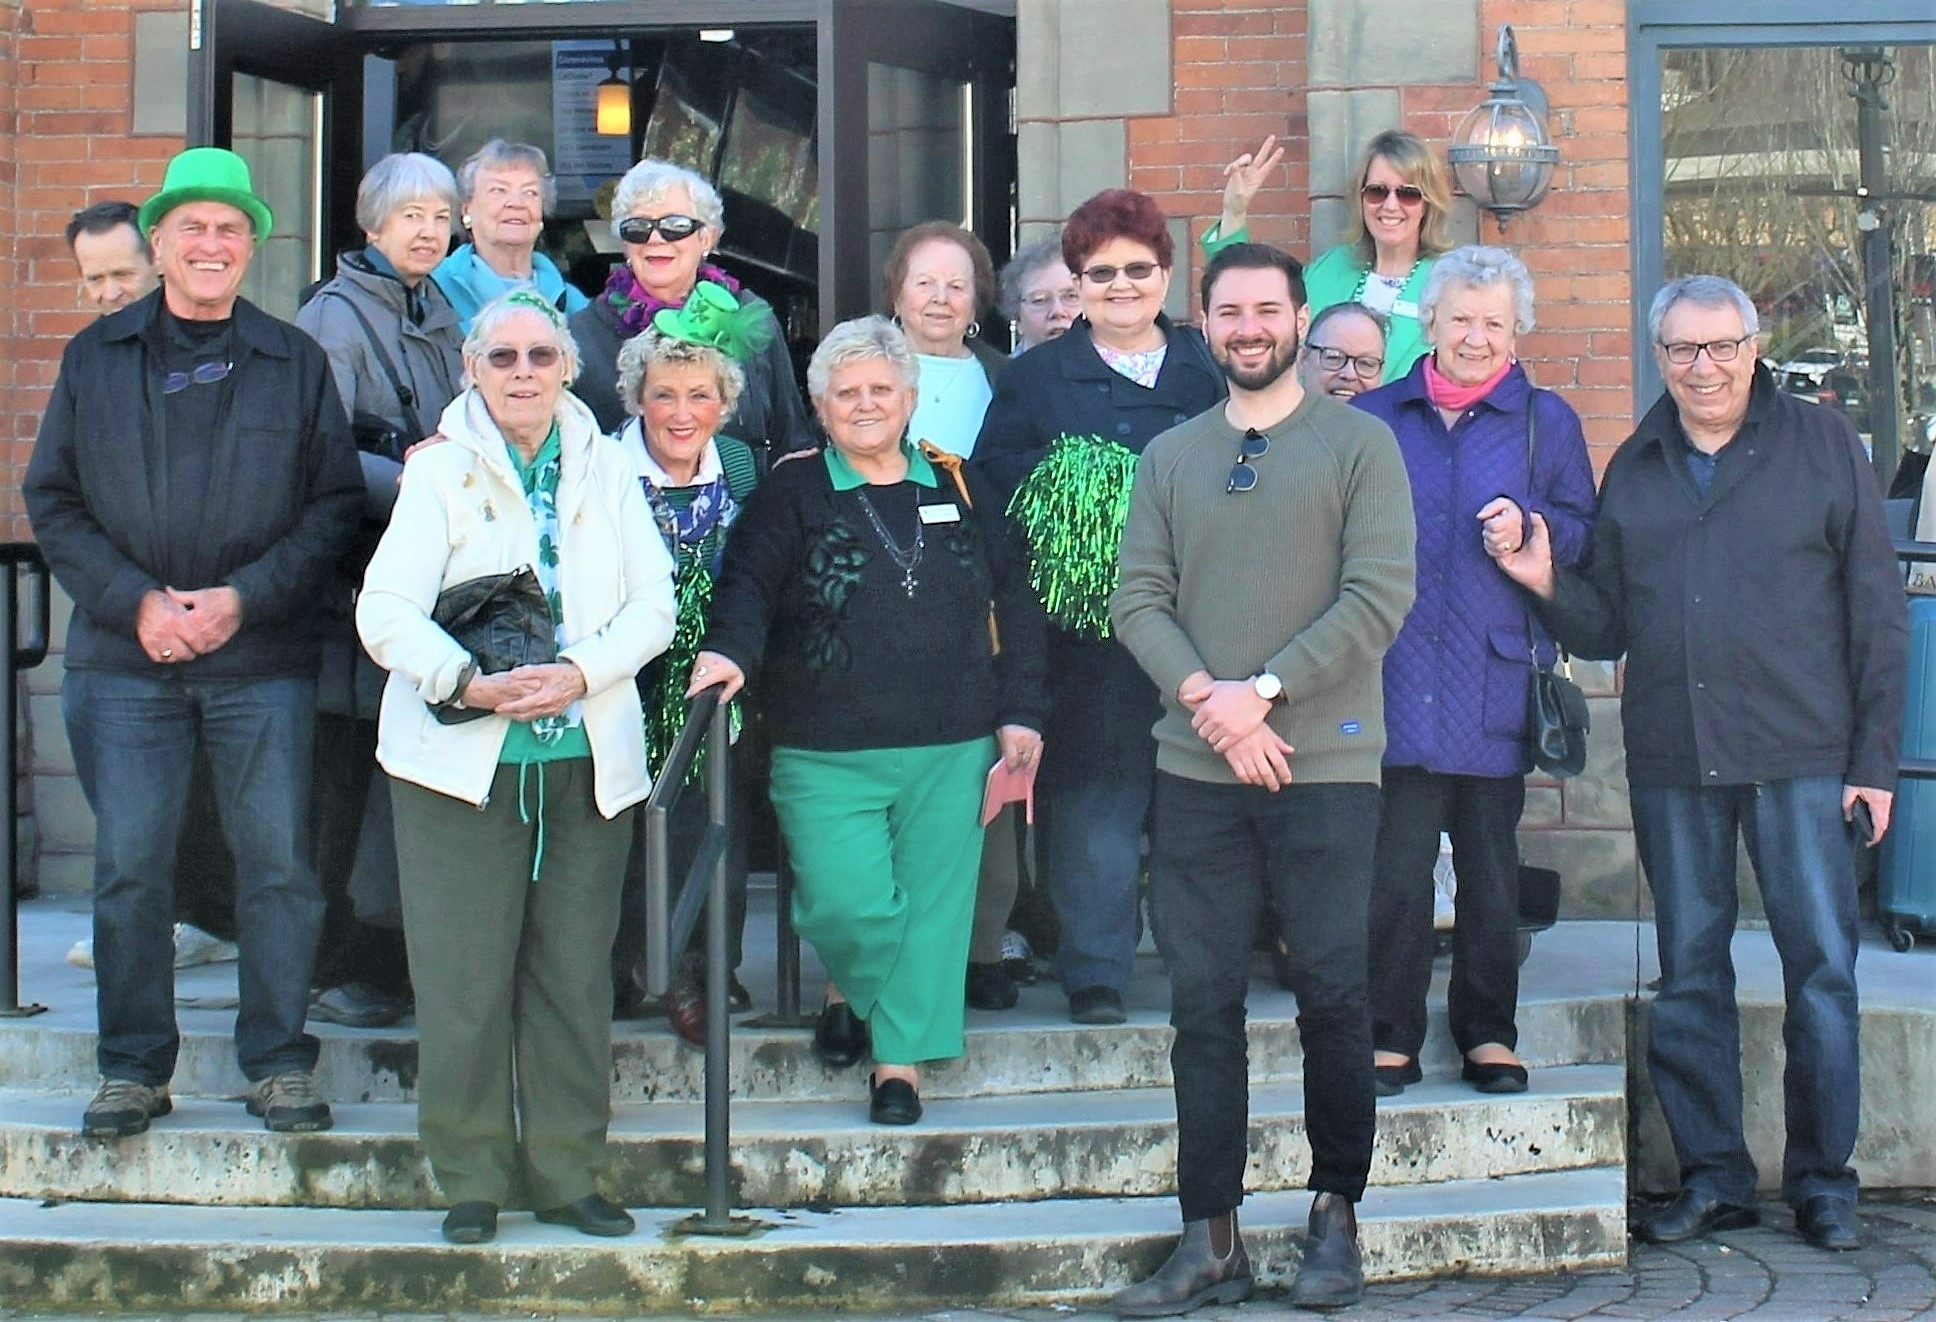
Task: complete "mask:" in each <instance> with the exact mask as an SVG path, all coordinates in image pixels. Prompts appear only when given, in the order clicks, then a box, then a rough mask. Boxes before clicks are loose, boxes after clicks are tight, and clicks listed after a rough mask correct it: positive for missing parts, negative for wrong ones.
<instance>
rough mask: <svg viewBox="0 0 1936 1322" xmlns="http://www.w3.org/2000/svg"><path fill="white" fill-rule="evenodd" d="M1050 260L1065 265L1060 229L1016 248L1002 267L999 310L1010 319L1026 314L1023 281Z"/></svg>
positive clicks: (997, 304)
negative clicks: (1023, 301)
mask: <svg viewBox="0 0 1936 1322" xmlns="http://www.w3.org/2000/svg"><path fill="white" fill-rule="evenodd" d="M1050 262H1054V263H1055V264H1056V265H1057V266H1061V265H1062V232H1061V231H1060V230H1057V231H1056V232H1055V233H1054V234H1051V235H1049V237H1048V238H1046V239H1037V240H1036V241H1035V242H1034V243H1030V244H1024V245H1023V246H1022V247H1020V248H1017V249H1016V250H1015V255H1014V256H1013V257H1011V258H1009V259H1008V265H1006V266H1004V267H1003V268H1002V274H1001V278H1000V279H999V280H998V281H997V282H996V288H995V308H996V310H997V311H998V312H1000V313H1001V314H1002V315H1003V316H1004V317H1006V318H1008V319H1009V320H1010V321H1013V320H1015V318H1017V317H1019V316H1020V315H1021V314H1022V282H1023V281H1025V280H1027V279H1028V278H1029V277H1030V276H1032V275H1034V274H1035V273H1036V272H1037V271H1039V270H1041V269H1042V268H1043V267H1045V266H1047V265H1048V264H1049V263H1050ZM1065 269H1066V268H1065Z"/></svg>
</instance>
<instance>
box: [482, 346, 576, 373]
mask: <svg viewBox="0 0 1936 1322" xmlns="http://www.w3.org/2000/svg"><path fill="white" fill-rule="evenodd" d="M518 357H519V355H518V351H517V350H516V349H513V348H512V347H511V346H510V345H508V344H500V345H498V346H497V347H496V348H494V349H486V350H485V351H484V361H485V362H487V363H489V364H490V365H491V366H492V367H495V368H496V369H497V370H498V371H500V372H508V371H510V370H511V369H512V368H514V367H516V366H517V365H518ZM523 357H524V361H525V362H527V363H530V364H531V365H532V366H533V367H535V368H537V369H538V370H539V371H543V370H544V369H545V368H547V367H555V366H557V363H558V357H559V354H558V346H557V345H555V344H534V345H532V346H531V347H530V348H528V349H526V350H525V351H524V355H523Z"/></svg>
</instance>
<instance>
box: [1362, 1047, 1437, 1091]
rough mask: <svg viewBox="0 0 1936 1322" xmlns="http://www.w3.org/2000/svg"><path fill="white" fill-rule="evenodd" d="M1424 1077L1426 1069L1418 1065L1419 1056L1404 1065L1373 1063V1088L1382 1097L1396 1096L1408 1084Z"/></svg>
mask: <svg viewBox="0 0 1936 1322" xmlns="http://www.w3.org/2000/svg"><path fill="white" fill-rule="evenodd" d="M1424 1077H1425V1071H1423V1070H1421V1069H1420V1068H1419V1067H1418V1057H1417V1056H1413V1057H1412V1058H1411V1059H1410V1060H1408V1061H1406V1062H1405V1063H1404V1064H1403V1065H1373V1066H1372V1067H1371V1090H1372V1091H1373V1092H1375V1093H1377V1094H1378V1095H1379V1096H1380V1097H1396V1096H1398V1094H1400V1093H1402V1092H1404V1091H1405V1085H1406V1084H1408V1083H1417V1082H1419V1080H1421V1079H1423V1078H1424Z"/></svg>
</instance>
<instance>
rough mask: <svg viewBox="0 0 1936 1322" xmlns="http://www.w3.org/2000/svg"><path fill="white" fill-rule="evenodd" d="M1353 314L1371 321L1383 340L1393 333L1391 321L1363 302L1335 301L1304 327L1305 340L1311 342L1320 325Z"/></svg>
mask: <svg viewBox="0 0 1936 1322" xmlns="http://www.w3.org/2000/svg"><path fill="white" fill-rule="evenodd" d="M1352 316H1357V317H1363V318H1364V319H1365V320H1366V321H1368V322H1370V323H1371V326H1372V329H1373V330H1375V331H1377V332H1378V338H1379V339H1381V340H1382V339H1385V338H1386V337H1387V336H1389V335H1390V334H1391V322H1390V321H1388V320H1387V319H1386V318H1385V317H1384V316H1383V315H1381V314H1380V313H1376V312H1373V311H1372V310H1371V309H1370V308H1368V307H1366V306H1365V305H1364V304H1363V303H1333V304H1332V305H1331V306H1330V307H1328V308H1325V309H1324V310H1322V311H1321V312H1319V313H1318V314H1317V315H1316V316H1314V317H1312V318H1311V324H1310V325H1309V326H1307V327H1305V328H1304V342H1305V343H1306V344H1309V343H1310V342H1311V337H1312V336H1314V335H1316V334H1317V333H1318V327H1320V326H1323V325H1325V324H1326V323H1328V322H1333V321H1336V320H1338V318H1340V317H1352Z"/></svg>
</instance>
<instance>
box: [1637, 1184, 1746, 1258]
mask: <svg viewBox="0 0 1936 1322" xmlns="http://www.w3.org/2000/svg"><path fill="white" fill-rule="evenodd" d="M1760 1224H1761V1209H1760V1208H1758V1207H1751V1206H1748V1205H1747V1204H1745V1203H1728V1202H1723V1201H1722V1200H1721V1199H1719V1198H1716V1197H1714V1196H1713V1195H1712V1194H1707V1193H1702V1192H1701V1191H1700V1190H1699V1189H1682V1190H1681V1191H1680V1195H1679V1196H1678V1197H1676V1198H1675V1199H1674V1201H1673V1202H1671V1203H1669V1204H1668V1205H1667V1209H1666V1210H1665V1211H1663V1212H1660V1213H1659V1214H1657V1215H1655V1216H1651V1217H1649V1218H1648V1219H1647V1220H1645V1221H1643V1222H1641V1223H1640V1228H1639V1229H1638V1230H1636V1231H1635V1232H1634V1233H1635V1234H1636V1235H1637V1236H1639V1238H1641V1239H1643V1240H1645V1241H1647V1243H1649V1244H1679V1243H1680V1242H1682V1241H1683V1240H1689V1239H1699V1238H1700V1237H1701V1236H1702V1235H1706V1234H1710V1233H1712V1232H1713V1231H1716V1230H1745V1229H1747V1228H1748V1227H1749V1226H1758V1225H1760Z"/></svg>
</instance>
